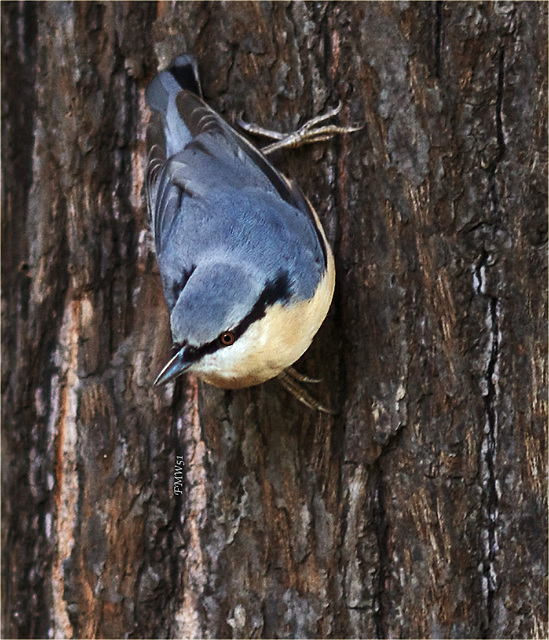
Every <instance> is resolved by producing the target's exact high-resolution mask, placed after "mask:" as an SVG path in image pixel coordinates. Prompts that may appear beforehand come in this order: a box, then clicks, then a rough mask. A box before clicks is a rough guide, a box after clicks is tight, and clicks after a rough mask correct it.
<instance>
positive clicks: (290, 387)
mask: <svg viewBox="0 0 549 640" xmlns="http://www.w3.org/2000/svg"><path fill="white" fill-rule="evenodd" d="M277 378H278V380H280V384H281V385H282V386H283V387H284V388H285V389H286V391H289V392H290V393H291V394H292V395H293V396H294V397H295V398H297V399H298V400H299V401H300V402H301V403H303V404H304V405H305V406H306V407H309V409H313V410H315V411H321V412H322V413H329V414H331V415H336V413H337V412H336V411H334V410H333V409H330V408H328V407H325V406H324V405H322V404H320V402H318V400H315V399H314V398H313V397H312V396H311V394H310V393H309V392H308V391H306V390H305V389H304V388H303V387H302V386H301V385H300V384H299V383H300V382H309V383H318V382H320V380H319V379H317V378H309V377H308V376H304V375H303V374H301V373H299V372H298V371H296V370H295V369H294V368H293V367H288V368H287V369H284V371H283V372H282V373H280V374H278V376H277Z"/></svg>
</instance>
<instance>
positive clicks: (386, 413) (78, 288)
mask: <svg viewBox="0 0 549 640" xmlns="http://www.w3.org/2000/svg"><path fill="white" fill-rule="evenodd" d="M1 9H2V115H3V120H2V154H3V155H2V161H3V162H2V177H3V193H2V276H3V277H2V295H3V298H2V355H3V358H2V393H3V405H2V426H3V441H2V443H3V464H2V488H3V491H2V497H3V527H2V543H3V562H2V581H3V584H2V587H3V588H2V593H3V603H2V607H3V609H2V612H3V634H4V636H13V637H44V636H50V637H57V638H60V637H71V636H81V637H105V636H107V637H112V638H118V637H174V636H194V637H220V636H222V637H232V636H234V637H245V636H248V637H249V636H263V637H305V636H308V637H320V636H322V637H399V636H404V637H406V636H408V637H494V638H496V637H497V638H504V637H505V638H521V637H527V636H531V637H540V638H542V637H546V636H547V627H546V622H547V593H546V575H547V553H546V551H547V539H546V534H547V505H546V492H547V483H546V480H547V466H546V463H547V451H546V435H547V434H546V421H547V368H546V367H547V357H546V356H547V340H546V338H547V293H546V290H547V287H546V285H547V197H546V191H547V173H546V167H547V5H546V4H545V3H523V2H518V3H491V2H490V3H469V2H463V3H453V2H452V3H450V2H449V3H442V2H433V3H430V2H423V3H395V4H393V3H370V2H366V3H346V2H340V3H322V2H318V3H302V2H295V3H285V2H273V3H269V2H262V3H255V2H242V3H240V2H239V3H208V2H205V3H202V2H200V3H194V2H191V3H175V4H174V3H168V2H166V3H158V4H156V3H146V2H143V3H141V2H138V3H131V2H116V3H79V2H78V3H74V4H72V3H58V2H52V3H37V4H34V3H27V2H25V3H2V7H1ZM182 51H191V52H193V53H194V54H195V56H196V57H197V60H198V63H199V67H200V70H201V72H202V80H203V87H204V90H205V95H206V98H207V100H208V101H209V102H210V104H212V106H213V107H214V108H216V109H217V110H219V111H220V112H221V113H223V114H224V115H225V116H226V117H227V119H228V120H229V121H234V119H235V118H236V117H237V116H239V115H241V114H242V116H243V117H244V119H246V120H249V121H254V122H258V123H259V124H262V125H264V126H268V127H271V128H278V129H280V130H284V129H285V130H291V129H293V128H295V127H296V125H298V124H299V123H302V122H303V121H304V119H306V118H307V117H311V116H313V115H316V114H318V113H320V112H322V111H323V110H326V108H328V107H331V106H334V105H335V104H337V102H338V101H339V100H341V101H342V104H343V109H342V112H341V115H340V122H342V123H364V124H365V127H364V129H363V130H362V131H361V132H360V133H356V134H353V135H348V136H344V137H340V138H338V139H336V140H334V141H333V142H329V143H322V144H319V145H317V146H314V147H307V148H303V149H300V150H297V151H295V152H292V153H287V154H285V155H283V157H280V158H279V159H278V166H279V167H280V168H281V169H282V170H283V171H285V172H286V173H287V174H288V175H291V176H292V177H294V178H296V179H297V180H298V182H299V183H300V185H301V186H302V188H303V190H304V192H305V193H306V194H307V195H308V196H309V197H310V199H311V200H312V202H313V204H314V205H315V206H316V208H317V209H318V211H319V214H320V216H321V218H322V220H323V222H324V224H325V228H326V230H327V233H328V236H329V239H330V241H331V243H332V246H333V247H334V253H335V256H336V263H337V289H336V295H335V299H334V304H333V306H332V309H331V311H330V314H329V316H328V319H327V321H326V323H325V325H324V326H323V328H322V329H321V331H320V333H319V335H318V336H317V338H316V339H315V341H314V343H313V345H312V347H311V349H310V350H309V352H308V353H307V354H306V355H305V356H304V357H303V359H302V361H301V362H300V363H298V369H299V370H301V371H303V372H306V373H309V374H310V375H314V376H317V375H319V376H321V377H322V378H323V379H324V382H323V383H322V384H320V385H318V388H315V389H314V390H313V392H314V393H315V394H316V395H317V396H318V397H319V398H320V399H321V400H323V401H324V402H328V403H330V404H331V405H332V406H333V407H337V408H339V409H340V413H339V414H338V415H337V416H335V417H330V416H326V415H322V414H317V413H314V412H311V411H309V410H307V409H306V408H304V407H303V406H301V405H300V404H299V403H298V402H297V401H296V400H294V399H293V398H292V397H291V396H288V395H287V393H286V392H285V391H284V390H283V389H282V388H281V387H280V386H279V385H278V384H277V383H275V382H270V383H267V384H265V385H263V386H261V387H258V388H253V389H248V390H243V391H238V392H225V391H222V390H218V389H214V388H213V387H209V386H207V385H204V384H202V383H200V382H197V380H196V379H195V378H194V377H193V376H192V375H189V376H186V377H185V378H183V379H181V380H180V381H178V382H177V384H175V385H171V386H169V387H168V388H167V389H165V390H161V391H154V390H153V389H152V388H151V385H152V381H153V379H154V377H155V375H156V374H157V372H158V371H159V369H160V367H161V365H162V364H163V363H164V361H165V359H166V357H167V355H168V354H169V341H170V336H169V326H168V318H167V313H166V309H165V304H164V301H163V297H162V292H161V286H160V280H159V275H158V271H157V267H156V263H155V259H154V254H153V250H152V243H151V235H150V231H149V230H148V225H147V219H146V212H145V206H144V193H143V167H144V131H145V127H146V122H147V119H148V111H147V109H146V106H145V103H144V96H143V94H144V88H145V86H146V84H147V82H148V81H149V80H150V78H151V77H152V75H153V74H154V72H155V71H156V69H157V65H158V63H159V62H160V63H161V64H166V63H167V62H168V61H169V59H170V57H171V56H172V55H173V54H176V53H180V52H182Z"/></svg>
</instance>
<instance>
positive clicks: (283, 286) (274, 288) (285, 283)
mask: <svg viewBox="0 0 549 640" xmlns="http://www.w3.org/2000/svg"><path fill="white" fill-rule="evenodd" d="M291 292H292V286H291V283H290V279H289V278H288V272H287V271H281V272H280V274H279V275H278V277H277V278H276V280H274V281H270V282H268V283H267V284H266V285H265V288H264V289H263V291H262V292H261V295H260V296H259V298H258V299H257V302H256V303H255V304H254V306H253V307H252V309H251V311H250V312H249V313H248V315H246V316H245V317H244V318H243V319H242V320H241V321H240V322H239V324H238V325H237V326H236V327H235V328H234V329H231V331H230V332H227V333H234V336H235V342H236V340H238V338H240V336H241V335H242V334H243V333H245V332H246V331H247V329H248V328H249V327H250V325H251V324H252V323H254V322H256V321H257V320H260V319H261V318H263V316H264V315H265V313H266V312H267V307H271V306H272V305H273V304H275V303H277V302H285V301H286V300H289V299H290V295H291ZM233 344H234V343H233ZM225 346H229V345H224V344H222V343H220V341H219V338H216V339H215V340H212V341H211V342H208V343H207V344H203V345H201V346H200V347H192V346H188V347H187V348H186V349H185V359H186V360H187V361H189V362H196V361H197V360H200V358H203V357H204V356H205V355H207V354H210V353H215V352H216V351H217V350H218V349H223V348H224V347H225Z"/></svg>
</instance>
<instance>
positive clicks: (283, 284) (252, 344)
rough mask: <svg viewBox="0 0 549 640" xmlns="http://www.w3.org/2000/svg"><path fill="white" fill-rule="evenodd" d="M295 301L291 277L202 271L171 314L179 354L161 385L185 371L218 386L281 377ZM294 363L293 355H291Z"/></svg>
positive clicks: (213, 268) (245, 268)
mask: <svg viewBox="0 0 549 640" xmlns="http://www.w3.org/2000/svg"><path fill="white" fill-rule="evenodd" d="M291 303H292V290H291V283H290V280H289V278H288V275H287V273H284V272H279V273H278V274H277V275H276V276H275V277H274V278H271V279H269V278H268V277H266V276H265V275H264V274H263V273H260V272H258V270H257V269H252V268H251V267H250V266H249V265H246V264H233V263H230V262H212V263H206V264H203V265H201V266H199V267H197V268H196V269H195V270H194V271H193V272H192V274H191V276H190V277H189V279H188V281H187V282H186V284H185V286H184V288H183V289H182V291H181V293H180V294H179V298H178V299H177V302H176V304H175V306H174V307H173V309H172V312H171V317H170V319H171V328H172V337H173V340H174V349H175V350H176V351H175V355H174V356H173V357H172V359H171V360H170V361H169V362H168V364H167V365H166V366H165V367H164V369H163V370H162V371H161V373H160V374H159V376H158V377H157V379H156V381H155V386H160V385H163V384H165V383H167V382H169V381H171V380H173V379H174V378H176V377H178V376H179V375H181V374H182V373H184V372H185V371H193V372H195V373H196V374H197V375H198V376H199V377H201V378H203V379H204V380H206V381H207V382H210V383H211V384H214V385H216V386H220V387H225V388H237V387H243V386H251V385H253V384H259V383H260V382H264V381H265V380H267V379H269V378H270V377H273V376H274V375H276V374H277V373H279V372H280V371H281V370H282V369H283V368H284V367H285V366H288V365H289V364H290V363H289V362H286V361H287V360H288V359H289V358H288V354H286V353H285V351H288V349H290V350H292V347H291V346H286V343H287V342H288V341H290V342H291V341H292V333H294V335H295V332H293V331H292V330H289V327H288V326H286V325H287V322H286V317H285V316H286V314H287V312H288V307H289V306H290V307H291ZM289 357H290V359H291V357H293V354H290V356H289Z"/></svg>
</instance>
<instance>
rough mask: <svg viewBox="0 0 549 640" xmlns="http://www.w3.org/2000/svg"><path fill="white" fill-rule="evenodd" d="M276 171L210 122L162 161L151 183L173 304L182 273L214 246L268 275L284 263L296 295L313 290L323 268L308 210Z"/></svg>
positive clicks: (158, 243)
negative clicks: (165, 160) (282, 191)
mask: <svg viewBox="0 0 549 640" xmlns="http://www.w3.org/2000/svg"><path fill="white" fill-rule="evenodd" d="M269 167H270V165H269ZM271 171H273V170H272V168H271ZM276 178H277V180H278V181H280V182H278V181H276V182H274V181H273V179H272V175H269V174H267V173H266V172H265V171H264V170H263V168H262V167H260V166H258V164H257V162H256V161H255V158H254V157H253V156H252V157H250V155H248V154H247V153H245V152H244V151H243V150H242V148H241V145H240V144H239V140H238V139H236V140H235V139H234V138H233V137H232V136H231V135H230V133H229V135H227V132H226V130H224V129H218V128H215V127H214V128H213V129H212V130H209V131H208V130H207V131H203V132H201V133H200V134H199V135H198V136H196V137H194V138H192V139H191V141H190V142H189V143H188V144H187V145H186V146H185V148H184V149H183V150H182V151H180V152H179V153H177V154H176V155H175V156H174V157H172V158H171V159H169V160H168V161H167V163H166V164H165V166H164V167H163V169H162V172H161V175H160V176H159V179H158V181H157V183H156V186H155V188H156V197H155V207H154V209H155V210H154V211H153V212H152V216H153V226H154V230H155V241H156V247H157V257H158V262H159V265H160V268H161V272H162V274H163V279H164V282H163V284H164V290H165V292H166V299H167V302H168V305H169V306H170V308H172V307H173V305H174V304H175V302H176V300H177V296H178V294H179V286H180V284H181V273H187V274H189V273H191V272H192V270H193V268H194V267H195V266H196V265H197V264H198V263H199V262H200V260H201V259H204V256H207V255H211V254H212V252H213V253H219V254H220V255H221V254H224V257H225V258H227V259H228V260H235V261H244V262H247V263H250V264H252V265H253V266H254V267H255V268H257V270H258V271H259V270H261V271H262V273H263V275H264V278H265V281H267V280H269V279H272V278H274V277H275V276H276V274H277V272H278V271H279V270H280V268H281V267H283V268H284V269H286V270H287V271H288V273H289V275H290V280H291V281H294V280H295V284H294V283H292V284H294V291H293V293H294V295H296V296H297V297H298V298H299V299H306V298H310V297H311V296H312V295H313V293H314V290H315V288H316V286H317V284H318V282H319V280H320V278H321V276H322V273H323V271H324V258H323V248H322V246H321V244H320V239H319V234H318V232H317V231H316V229H315V226H314V223H313V220H312V219H311V217H310V216H309V214H308V212H307V211H303V210H302V209H301V208H298V206H295V204H294V202H299V201H298V200H297V201H296V199H295V198H294V197H293V195H294V194H292V193H291V190H290V187H288V186H287V185H286V183H285V182H284V181H283V180H282V178H281V177H280V176H279V174H278V173H277V174H276ZM282 189H287V190H288V194H284V193H282V195H287V197H286V199H284V198H283V197H281V190H282Z"/></svg>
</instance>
